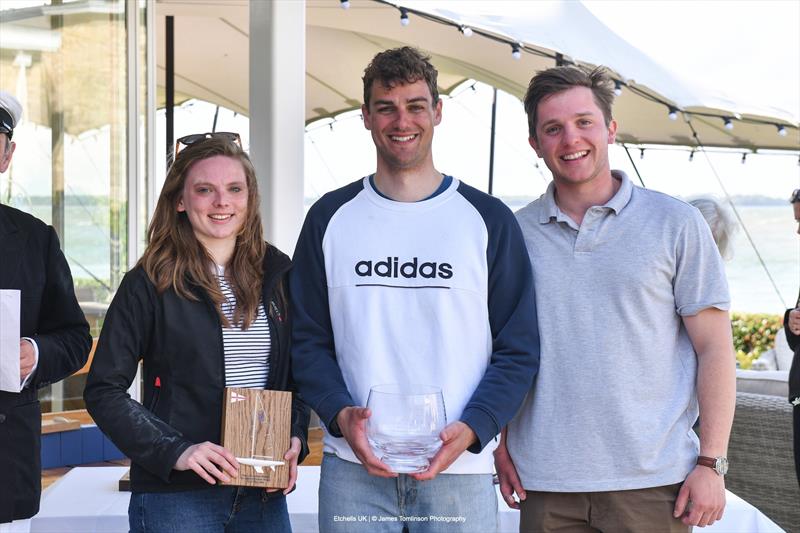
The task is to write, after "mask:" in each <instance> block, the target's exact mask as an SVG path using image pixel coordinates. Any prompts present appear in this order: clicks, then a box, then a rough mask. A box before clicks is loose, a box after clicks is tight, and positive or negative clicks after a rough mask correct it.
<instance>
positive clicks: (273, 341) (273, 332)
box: [265, 300, 283, 390]
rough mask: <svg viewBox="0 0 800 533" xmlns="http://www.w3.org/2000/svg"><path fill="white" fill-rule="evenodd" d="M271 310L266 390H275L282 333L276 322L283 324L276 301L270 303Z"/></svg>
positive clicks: (268, 321)
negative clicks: (276, 363) (277, 354)
mask: <svg viewBox="0 0 800 533" xmlns="http://www.w3.org/2000/svg"><path fill="white" fill-rule="evenodd" d="M269 308H270V309H271V310H272V313H267V324H269V339H270V341H269V342H270V347H269V355H268V356H267V357H269V373H268V374H267V384H266V387H265V388H266V390H272V389H274V388H275V377H276V376H277V372H276V370H277V368H276V367H275V362H276V361H277V360H278V359H277V356H276V350H277V349H279V348H280V342H281V339H280V332H279V331H278V326H277V325H276V324H275V321H276V320H277V321H278V322H283V316H282V315H281V312H280V310H279V309H278V306H277V305H276V304H275V300H270V301H269Z"/></svg>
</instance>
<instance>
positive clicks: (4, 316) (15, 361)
mask: <svg viewBox="0 0 800 533" xmlns="http://www.w3.org/2000/svg"><path fill="white" fill-rule="evenodd" d="M19 301H20V293H19V290H17V289H0V390H3V391H6V392H19V391H20V381H21V380H20V379H19V332H20V326H19V324H20V319H19V315H20V306H19Z"/></svg>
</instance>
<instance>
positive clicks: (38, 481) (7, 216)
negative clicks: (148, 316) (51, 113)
mask: <svg viewBox="0 0 800 533" xmlns="http://www.w3.org/2000/svg"><path fill="white" fill-rule="evenodd" d="M21 118H22V106H20V104H19V102H18V101H17V99H16V98H14V97H13V96H12V95H11V94H10V93H8V92H6V91H0V173H3V172H5V171H6V170H7V169H8V167H9V165H10V164H11V158H12V156H13V155H14V149H15V148H16V143H14V142H12V140H11V139H12V138H13V136H14V128H15V127H17V126H18V125H19V122H20V119H21ZM0 257H1V259H0V289H15V290H19V291H20V331H19V332H18V334H19V335H20V339H19V358H20V359H19V379H20V383H21V387H22V390H20V392H6V391H0V524H3V523H7V522H11V521H13V520H21V519H25V518H30V517H31V516H33V515H35V514H36V513H37V512H39V498H40V495H41V492H42V467H41V459H40V449H41V434H42V412H41V410H40V407H39V400H38V399H37V394H38V391H39V389H40V388H42V387H46V386H47V385H50V384H52V383H56V382H57V381H61V380H62V379H64V378H66V377H67V376H69V375H70V374H73V373H74V372H75V371H77V370H79V369H80V368H81V367H82V366H83V365H85V364H86V360H87V359H88V358H89V350H90V349H91V347H92V337H91V335H89V324H88V323H87V322H86V318H85V317H84V316H83V311H81V308H80V306H79V305H78V300H77V298H76V297H75V291H74V289H73V285H72V274H71V273H70V270H69V265H68V264H67V260H66V259H65V258H64V253H63V252H62V251H61V247H60V245H59V241H58V236H57V235H56V232H55V230H54V229H53V227H52V226H48V225H47V224H45V223H44V222H42V221H41V220H39V219H37V218H35V217H33V216H31V215H29V214H27V213H23V212H22V211H19V210H17V209H14V208H13V207H10V206H7V205H2V204H0ZM2 318H3V317H0V319H2ZM4 527H5V526H0V531H3V530H4ZM10 527H11V528H13V527H14V526H13V525H12V526H10Z"/></svg>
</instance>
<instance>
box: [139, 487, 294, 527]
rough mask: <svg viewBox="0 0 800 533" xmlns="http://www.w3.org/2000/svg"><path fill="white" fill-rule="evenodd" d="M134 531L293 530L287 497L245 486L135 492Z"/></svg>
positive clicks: (278, 493)
mask: <svg viewBox="0 0 800 533" xmlns="http://www.w3.org/2000/svg"><path fill="white" fill-rule="evenodd" d="M128 522H129V525H130V528H131V533H146V532H157V533H183V532H186V531H191V532H192V533H223V532H224V533H250V532H253V531H258V532H264V533H273V532H274V533H291V531H292V526H291V524H290V523H289V511H288V510H287V508H286V497H285V496H284V495H283V494H282V493H281V492H280V491H278V492H271V493H267V492H265V491H264V490H263V489H257V488H246V487H209V488H207V489H198V490H187V491H182V492H135V493H133V494H131V503H130V505H129V506H128Z"/></svg>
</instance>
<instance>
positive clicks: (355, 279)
mask: <svg viewBox="0 0 800 533" xmlns="http://www.w3.org/2000/svg"><path fill="white" fill-rule="evenodd" d="M429 59H430V58H428V57H425V56H423V55H422V54H421V53H420V52H419V51H418V50H416V49H413V48H410V47H404V48H399V49H393V50H388V51H385V52H382V53H380V54H378V55H376V56H375V57H374V58H373V60H372V62H371V63H370V65H369V66H368V67H367V69H366V70H365V74H364V79H363V80H364V105H363V106H362V113H363V117H364V125H365V127H366V128H367V129H368V130H370V132H371V134H372V139H373V141H374V143H375V148H376V151H377V169H376V171H375V173H374V174H372V175H370V176H367V177H364V178H363V179H360V180H358V181H356V182H354V183H351V184H350V185H347V186H345V187H343V188H341V189H338V190H336V191H333V192H331V193H328V194H326V195H325V196H323V197H322V198H321V199H320V200H319V201H318V202H317V203H316V204H315V205H314V206H313V207H312V208H311V210H310V211H309V213H308V216H307V217H306V220H305V224H304V225H303V229H302V232H301V234H300V238H299V240H298V243H297V248H296V251H295V257H294V265H295V266H294V269H293V271H292V273H291V277H290V290H291V297H292V303H293V312H294V325H293V333H292V340H293V349H292V358H293V361H292V363H293V371H294V377H295V380H296V382H297V384H298V387H299V389H300V393H301V394H302V395H303V397H304V399H305V400H306V401H307V402H308V403H309V404H310V405H311V407H312V408H313V409H314V410H315V411H316V412H317V414H319V416H320V419H321V420H322V422H323V424H324V427H325V440H324V450H325V457H324V460H323V464H322V472H321V479H320V494H319V497H320V509H319V526H320V531H361V530H363V531H370V532H372V531H396V532H400V531H401V530H402V528H403V527H404V525H407V524H409V523H410V522H414V523H415V528H418V527H419V526H422V529H423V530H426V531H437V530H439V528H441V527H443V526H445V527H447V531H494V530H495V528H496V514H497V502H496V498H495V491H494V487H493V485H492V472H493V467H492V451H493V450H494V448H495V447H496V445H497V435H498V433H499V431H500V429H501V428H502V427H503V426H504V425H505V424H506V423H507V422H508V421H509V420H510V419H511V417H512V416H513V415H514V413H515V412H516V411H517V408H518V407H519V406H520V404H521V402H522V400H523V399H524V397H525V394H526V393H527V391H528V390H529V389H530V387H531V384H532V382H533V378H534V376H535V375H536V371H537V369H538V360H539V336H538V331H537V329H536V323H537V322H536V309H535V303H534V295H533V280H532V275H531V268H530V261H529V260H528V256H527V252H526V249H525V244H524V241H523V239H522V235H521V232H520V229H519V226H518V225H517V222H516V221H515V219H514V216H513V215H512V213H511V211H510V210H509V209H508V208H507V207H505V206H504V205H503V204H502V203H501V202H500V201H498V200H497V199H495V198H492V197H491V196H488V195H486V194H484V193H482V192H480V191H478V190H476V189H474V188H472V187H469V186H468V185H466V184H464V183H462V182H460V181H459V180H457V179H456V178H454V177H451V176H447V175H443V174H442V173H440V172H439V171H437V170H436V168H434V166H433V156H432V153H431V144H432V140H433V132H434V127H435V126H436V125H438V124H439V122H440V121H441V117H442V102H441V100H439V95H438V90H437V83H436V78H437V72H436V70H435V68H434V67H433V65H431V63H430V61H429ZM387 383H398V384H411V383H416V384H426V385H435V386H438V387H440V388H441V389H442V392H443V395H444V401H445V409H446V412H447V421H448V425H447V426H446V427H445V429H444V430H443V431H442V432H441V434H440V438H441V439H442V447H441V448H440V449H439V451H438V452H437V453H436V455H435V456H434V457H433V458H432V459H431V462H430V466H429V468H428V470H427V471H425V472H421V473H418V474H410V475H406V474H401V475H399V476H398V475H397V474H396V473H394V472H392V471H391V470H390V468H389V467H388V466H387V465H386V464H385V463H383V462H382V461H381V460H380V458H379V457H376V455H375V454H374V452H373V450H372V449H371V448H370V445H369V443H368V441H367V436H366V425H367V421H368V419H369V417H370V415H371V413H370V411H369V410H368V409H366V408H365V406H366V402H367V397H368V395H369V391H370V388H371V387H373V386H375V385H379V384H387Z"/></svg>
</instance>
